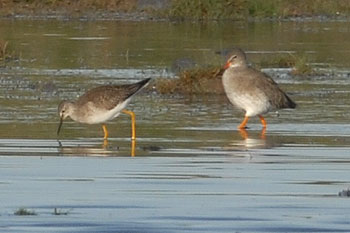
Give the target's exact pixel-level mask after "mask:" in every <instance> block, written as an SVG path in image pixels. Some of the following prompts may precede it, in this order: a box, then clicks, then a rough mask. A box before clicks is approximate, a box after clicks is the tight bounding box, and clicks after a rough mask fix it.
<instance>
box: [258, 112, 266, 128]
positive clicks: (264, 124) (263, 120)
mask: <svg viewBox="0 0 350 233" xmlns="http://www.w3.org/2000/svg"><path fill="white" fill-rule="evenodd" d="M259 118H260V121H261V124H262V125H263V127H264V128H266V126H267V123H266V121H265V119H264V118H263V117H262V116H261V115H259Z"/></svg>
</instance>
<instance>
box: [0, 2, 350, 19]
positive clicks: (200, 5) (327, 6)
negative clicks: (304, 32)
mask: <svg viewBox="0 0 350 233" xmlns="http://www.w3.org/2000/svg"><path fill="white" fill-rule="evenodd" d="M159 1H162V0H159ZM163 1H168V2H169V4H166V3H165V4H163V7H161V8H152V5H151V4H148V5H147V4H146V5H147V7H146V8H145V5H143V4H142V0H140V1H138V0H74V1H71V0H1V1H0V15H2V16H11V15H16V14H24V15H29V16H31V15H32V16H33V15H38V14H39V15H40V14H41V15H43V16H45V15H48V14H50V15H52V14H56V15H65V16H69V17H80V16H89V17H95V18H96V17H97V18H98V17H99V16H103V15H104V14H103V13H115V12H133V13H136V14H137V13H142V14H144V13H145V12H147V13H148V14H150V16H158V17H162V18H168V19H176V20H227V19H230V20H242V19H246V18H288V17H298V16H301V17H303V16H317V15H325V16H330V17H333V16H347V15H349V13H350V4H349V0H312V1H309V0H163ZM101 13H102V14H101Z"/></svg>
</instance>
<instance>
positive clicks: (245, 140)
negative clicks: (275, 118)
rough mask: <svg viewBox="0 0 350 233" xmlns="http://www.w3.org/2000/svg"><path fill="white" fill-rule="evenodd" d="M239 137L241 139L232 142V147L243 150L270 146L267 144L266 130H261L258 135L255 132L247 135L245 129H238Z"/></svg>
mask: <svg viewBox="0 0 350 233" xmlns="http://www.w3.org/2000/svg"><path fill="white" fill-rule="evenodd" d="M239 135H240V138H241V139H239V140H235V141H233V143H232V144H233V145H234V146H240V147H242V146H243V147H244V148H245V149H263V148H270V147H271V146H272V145H270V143H268V140H267V137H266V128H263V129H262V130H261V132H259V133H258V134H257V133H256V132H249V133H248V131H247V130H246V129H239Z"/></svg>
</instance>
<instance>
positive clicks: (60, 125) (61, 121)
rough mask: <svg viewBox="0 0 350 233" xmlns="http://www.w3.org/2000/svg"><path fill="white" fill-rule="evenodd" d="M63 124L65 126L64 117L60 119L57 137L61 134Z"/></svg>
mask: <svg viewBox="0 0 350 233" xmlns="http://www.w3.org/2000/svg"><path fill="white" fill-rule="evenodd" d="M62 124H63V117H61V118H60V124H59V125H58V129H57V136H58V134H59V133H60V130H61V127H62Z"/></svg>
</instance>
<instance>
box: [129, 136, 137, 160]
mask: <svg viewBox="0 0 350 233" xmlns="http://www.w3.org/2000/svg"><path fill="white" fill-rule="evenodd" d="M135 145H136V140H132V141H131V151H130V155H131V157H135Z"/></svg>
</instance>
